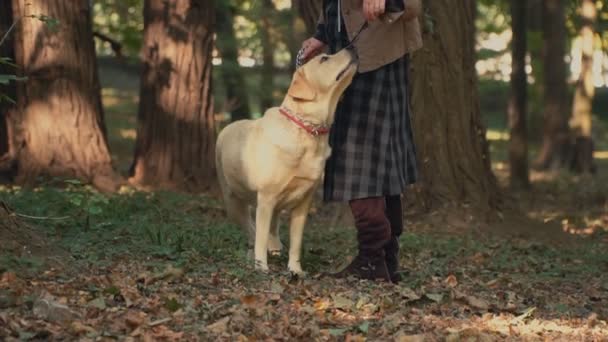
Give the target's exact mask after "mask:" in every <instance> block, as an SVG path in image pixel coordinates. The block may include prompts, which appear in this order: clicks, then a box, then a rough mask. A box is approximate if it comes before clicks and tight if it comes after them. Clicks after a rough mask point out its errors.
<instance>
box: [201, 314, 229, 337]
mask: <svg viewBox="0 0 608 342" xmlns="http://www.w3.org/2000/svg"><path fill="white" fill-rule="evenodd" d="M229 322H230V316H226V317H224V318H221V319H219V320H217V321H215V322H214V323H211V324H209V325H208V326H207V327H205V329H206V330H208V331H210V332H212V333H214V334H221V333H223V332H225V331H226V330H228V323H229Z"/></svg>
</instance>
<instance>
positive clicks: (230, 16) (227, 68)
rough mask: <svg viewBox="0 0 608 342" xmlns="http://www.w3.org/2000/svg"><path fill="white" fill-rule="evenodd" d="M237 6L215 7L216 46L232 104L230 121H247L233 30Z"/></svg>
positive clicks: (228, 3)
mask: <svg viewBox="0 0 608 342" xmlns="http://www.w3.org/2000/svg"><path fill="white" fill-rule="evenodd" d="M236 12H237V6H236V5H235V4H233V3H232V2H231V1H227V2H222V3H220V4H218V5H217V12H216V15H217V21H216V23H217V40H216V42H215V43H216V46H217V49H218V50H219V52H220V56H221V58H222V67H221V70H220V73H221V75H222V80H223V82H224V87H225V89H226V100H227V101H228V102H234V105H233V108H232V109H233V110H232V120H233V121H234V120H241V119H249V118H250V116H251V109H250V107H249V96H248V93H247V86H246V83H245V77H244V75H243V71H242V68H241V66H240V65H239V61H238V57H239V46H238V42H237V39H236V32H235V30H234V16H235V14H236Z"/></svg>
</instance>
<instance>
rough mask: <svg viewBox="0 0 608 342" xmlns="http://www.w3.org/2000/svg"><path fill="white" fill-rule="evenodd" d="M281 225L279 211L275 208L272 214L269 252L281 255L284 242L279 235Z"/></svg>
mask: <svg viewBox="0 0 608 342" xmlns="http://www.w3.org/2000/svg"><path fill="white" fill-rule="evenodd" d="M280 226H281V223H280V222H279V212H278V211H277V210H275V212H274V214H273V215H272V223H271V224H270V240H268V252H269V253H270V255H273V256H278V255H281V251H282V250H283V244H282V243H281V238H280V237H279V228H280Z"/></svg>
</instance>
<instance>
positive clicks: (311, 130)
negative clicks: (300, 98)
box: [279, 106, 329, 137]
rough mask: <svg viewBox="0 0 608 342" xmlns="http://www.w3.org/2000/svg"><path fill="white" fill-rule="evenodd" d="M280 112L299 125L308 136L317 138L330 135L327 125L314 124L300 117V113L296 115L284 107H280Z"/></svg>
mask: <svg viewBox="0 0 608 342" xmlns="http://www.w3.org/2000/svg"><path fill="white" fill-rule="evenodd" d="M279 112H281V114H283V115H284V116H285V117H286V118H288V119H289V120H291V121H292V122H293V123H295V124H296V125H298V127H300V128H302V129H303V130H305V131H306V132H308V134H310V135H313V136H315V137H316V136H319V135H323V134H327V133H329V127H327V126H326V125H318V124H314V123H312V122H310V121H308V120H306V119H304V118H303V117H302V116H300V115H298V113H294V112H293V111H291V110H290V109H289V108H287V107H284V106H281V107H279Z"/></svg>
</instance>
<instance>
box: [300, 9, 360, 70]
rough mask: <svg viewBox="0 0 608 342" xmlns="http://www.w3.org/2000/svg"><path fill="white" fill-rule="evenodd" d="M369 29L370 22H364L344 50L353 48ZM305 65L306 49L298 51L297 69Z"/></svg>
mask: <svg viewBox="0 0 608 342" xmlns="http://www.w3.org/2000/svg"><path fill="white" fill-rule="evenodd" d="M368 27H369V22H367V21H366V22H364V23H363V25H361V27H360V28H359V31H357V33H356V34H355V36H354V37H353V39H352V40H351V41H350V42H349V43H348V45H346V46H345V47H344V49H347V48H350V47H351V46H353V45H354V44H355V42H356V41H357V40H358V39H359V36H360V35H361V32H363V31H364V30H365V29H367V28H368ZM304 63H305V62H304V48H301V49H300V51H298V54H297V55H296V69H298V68H299V67H301V66H302V65H304Z"/></svg>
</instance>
